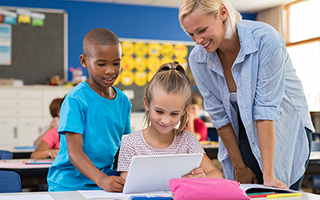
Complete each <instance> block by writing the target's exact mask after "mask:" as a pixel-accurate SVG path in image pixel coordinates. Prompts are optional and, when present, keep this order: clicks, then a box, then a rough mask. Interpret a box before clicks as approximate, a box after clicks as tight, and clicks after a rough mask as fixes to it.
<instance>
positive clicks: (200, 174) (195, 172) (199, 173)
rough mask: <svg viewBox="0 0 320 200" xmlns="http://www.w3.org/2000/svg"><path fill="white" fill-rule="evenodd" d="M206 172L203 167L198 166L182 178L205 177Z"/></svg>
mask: <svg viewBox="0 0 320 200" xmlns="http://www.w3.org/2000/svg"><path fill="white" fill-rule="evenodd" d="M205 177H206V174H205V173H204V171H203V169H202V168H200V167H199V168H196V169H194V170H192V171H191V172H190V173H189V174H186V175H184V176H182V178H205Z"/></svg>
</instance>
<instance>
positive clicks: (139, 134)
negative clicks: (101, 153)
mask: <svg viewBox="0 0 320 200" xmlns="http://www.w3.org/2000/svg"><path fill="white" fill-rule="evenodd" d="M190 97H191V88H190V83H189V79H188V77H187V76H186V74H185V71H184V69H183V67H182V66H181V65H179V64H178V63H177V62H174V63H167V64H164V65H162V66H161V67H160V68H159V70H158V71H157V73H156V74H155V75H154V77H153V78H152V79H151V81H150V82H149V84H148V85H147V87H146V90H145V97H144V105H145V109H146V114H145V120H146V122H147V125H148V127H147V128H146V129H144V130H139V131H136V132H134V133H132V134H129V135H128V136H126V137H124V138H123V141H122V142H121V146H120V152H119V160H118V169H117V170H118V171H119V172H120V176H121V177H122V178H124V179H126V176H127V173H128V168H129V165H130V162H131V159H132V157H133V156H138V155H152V154H157V155H163V154H185V153H204V150H203V148H202V147H201V145H200V143H199V142H198V140H197V138H196V137H195V135H193V134H192V133H190V132H188V131H186V130H184V127H185V124H186V121H187V113H186V107H187V105H188V104H189V101H190ZM179 122H180V124H179ZM178 124H179V127H178V128H177V129H176V128H175V127H176V126H177V125H178ZM184 177H185V178H188V177H215V178H222V174H221V172H220V171H219V170H218V169H217V168H216V167H215V166H214V164H213V163H212V161H211V160H210V159H209V158H208V157H207V156H206V155H204V156H203V159H202V162H201V164H200V167H199V168H197V169H194V170H192V171H191V172H190V173H189V174H186V175H184Z"/></svg>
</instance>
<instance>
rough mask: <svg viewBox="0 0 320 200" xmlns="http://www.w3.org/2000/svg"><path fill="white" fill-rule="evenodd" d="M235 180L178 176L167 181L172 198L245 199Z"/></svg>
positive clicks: (183, 199)
mask: <svg viewBox="0 0 320 200" xmlns="http://www.w3.org/2000/svg"><path fill="white" fill-rule="evenodd" d="M239 186H240V184H239V183H238V182H236V181H232V180H228V179H222V178H178V179H171V180H170V181H169V187H170V190H171V192H172V193H173V194H174V200H215V199H216V200H247V199H250V198H249V197H248V196H247V195H246V193H245V191H244V190H242V189H241V188H240V187H239Z"/></svg>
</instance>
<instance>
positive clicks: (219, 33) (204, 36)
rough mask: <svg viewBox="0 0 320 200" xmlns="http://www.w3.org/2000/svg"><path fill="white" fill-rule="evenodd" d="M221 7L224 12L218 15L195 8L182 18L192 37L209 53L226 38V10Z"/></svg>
mask: <svg viewBox="0 0 320 200" xmlns="http://www.w3.org/2000/svg"><path fill="white" fill-rule="evenodd" d="M223 8H224V7H222V8H221V9H222V10H221V9H220V12H221V13H222V14H218V15H217V16H216V17H214V16H212V15H209V14H206V13H204V12H203V11H201V10H198V9H197V10H195V11H193V12H192V13H190V14H189V15H187V16H186V17H185V18H184V19H183V20H182V25H183V27H184V28H185V30H186V32H187V33H188V34H189V35H190V37H191V39H192V40H193V41H194V42H195V43H196V44H198V45H201V46H202V47H203V48H205V49H206V51H207V52H208V53H212V52H214V51H216V50H217V49H218V48H219V47H220V45H221V43H222V42H223V40H224V35H225V28H224V21H225V20H226V16H227V14H226V11H225V10H223Z"/></svg>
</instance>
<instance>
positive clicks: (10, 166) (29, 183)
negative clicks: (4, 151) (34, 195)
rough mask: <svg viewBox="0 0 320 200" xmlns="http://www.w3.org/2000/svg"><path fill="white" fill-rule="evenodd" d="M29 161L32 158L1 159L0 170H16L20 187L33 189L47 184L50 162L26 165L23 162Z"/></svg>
mask: <svg viewBox="0 0 320 200" xmlns="http://www.w3.org/2000/svg"><path fill="white" fill-rule="evenodd" d="M29 161H34V159H12V160H1V161H0V170H7V171H15V172H17V173H18V174H19V175H20V178H21V186H22V188H33V189H35V188H36V187H38V186H39V185H41V184H47V173H48V170H49V167H50V166H51V164H35V165H26V164H25V162H29ZM41 161H44V160H41Z"/></svg>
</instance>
